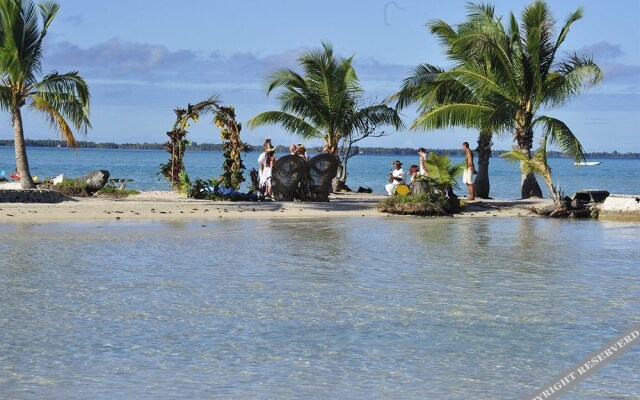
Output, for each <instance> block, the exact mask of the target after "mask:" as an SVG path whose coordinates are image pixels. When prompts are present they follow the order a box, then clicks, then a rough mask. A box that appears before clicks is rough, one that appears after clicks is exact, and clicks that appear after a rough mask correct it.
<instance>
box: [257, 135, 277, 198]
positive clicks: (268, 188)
mask: <svg viewBox="0 0 640 400" xmlns="http://www.w3.org/2000/svg"><path fill="white" fill-rule="evenodd" d="M275 151H276V149H275V147H270V148H268V149H265V153H266V156H265V160H264V168H263V169H262V173H261V174H260V187H261V188H263V190H264V194H265V196H266V198H267V199H269V200H272V199H273V186H272V184H271V181H272V179H271V177H272V174H273V166H274V165H275V163H276V157H275V155H274V153H275Z"/></svg>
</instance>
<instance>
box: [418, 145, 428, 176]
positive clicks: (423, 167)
mask: <svg viewBox="0 0 640 400" xmlns="http://www.w3.org/2000/svg"><path fill="white" fill-rule="evenodd" d="M418 157H420V160H419V161H420V163H419V164H418V167H419V171H418V174H419V175H423V176H429V172H427V164H426V163H427V150H426V149H425V148H424V147H420V148H419V149H418Z"/></svg>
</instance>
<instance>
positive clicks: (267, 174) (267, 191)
mask: <svg viewBox="0 0 640 400" xmlns="http://www.w3.org/2000/svg"><path fill="white" fill-rule="evenodd" d="M263 147H264V151H263V152H262V154H260V156H259V157H258V173H259V175H258V176H259V177H260V180H259V185H260V189H261V190H262V192H263V193H264V195H265V197H266V198H267V199H269V200H273V185H272V177H273V167H274V166H275V164H276V157H275V151H276V148H275V147H274V146H273V145H272V144H271V139H266V140H265V141H264V144H263ZM289 153H290V154H291V155H292V156H299V157H302V158H303V159H304V160H305V161H307V160H309V154H308V153H307V149H306V147H305V146H304V144H302V143H298V144H292V145H291V146H289Z"/></svg>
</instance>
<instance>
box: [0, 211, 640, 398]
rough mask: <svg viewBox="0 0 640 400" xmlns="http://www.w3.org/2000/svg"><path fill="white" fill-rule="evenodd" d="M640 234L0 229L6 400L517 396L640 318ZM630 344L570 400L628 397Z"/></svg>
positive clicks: (467, 223)
mask: <svg viewBox="0 0 640 400" xmlns="http://www.w3.org/2000/svg"><path fill="white" fill-rule="evenodd" d="M639 236H640V225H639V224H629V223H620V222H599V221H592V220H588V221H569V220H563V221H560V220H551V219H541V218H492V219H488V218H487V219H482V218H477V219H455V218H453V219H452V218H439V219H415V218H385V217H380V218H367V219H365V218H345V219H325V220H317V219H314V220H290V219H287V220H279V219H271V220H252V219H245V220H241V219H236V220H232V219H229V220H219V221H171V222H158V221H150V222H124V221H122V222H116V221H101V222H83V223H51V224H5V225H0V251H1V252H2V258H1V259H0V397H1V398H6V399H42V398H47V399H85V398H91V399H114V398H119V399H133V398H136V399H176V398H185V399H186V398H199V399H470V398H474V399H515V398H525V397H526V396H527V395H528V394H530V393H531V392H533V391H534V390H535V389H537V388H538V387H539V386H542V385H543V384H545V383H547V382H548V381H549V380H550V379H551V378H553V377H554V376H555V375H556V374H558V373H560V372H561V371H563V370H565V369H566V368H569V367H570V366H572V365H573V364H574V363H576V362H578V361H579V360H580V359H582V358H583V357H585V356H586V355H588V354H590V353H591V352H592V351H594V350H596V349H597V348H599V347H600V346H602V345H603V344H604V343H606V342H607V341H609V340H610V339H611V338H613V337H615V336H616V335H617V334H618V333H619V332H621V331H623V330H625V329H627V328H629V327H631V326H633V325H636V324H638V323H639V322H640V271H639V269H638V268H639V265H638V259H640V246H638V237H639ZM638 365H640V346H635V347H633V348H631V349H630V350H629V351H628V352H627V353H626V354H624V355H623V356H621V357H620V358H619V359H617V360H615V361H613V362H611V363H609V364H608V365H606V366H604V367H603V368H602V369H601V370H600V371H599V372H597V373H596V374H594V375H593V376H591V377H589V378H588V379H587V380H585V381H583V382H581V383H580V384H578V385H577V386H576V387H575V388H573V389H572V390H571V391H570V392H568V393H567V394H565V395H563V396H562V398H563V399H587V398H588V399H613V398H615V399H637V398H638V393H640V371H639V370H638V368H637V366H638Z"/></svg>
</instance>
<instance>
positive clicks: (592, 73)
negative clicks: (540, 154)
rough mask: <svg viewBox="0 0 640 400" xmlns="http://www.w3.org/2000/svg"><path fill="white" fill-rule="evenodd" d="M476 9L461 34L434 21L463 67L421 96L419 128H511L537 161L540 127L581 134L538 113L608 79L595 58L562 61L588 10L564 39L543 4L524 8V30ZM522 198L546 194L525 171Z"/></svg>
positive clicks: (563, 32) (522, 147)
mask: <svg viewBox="0 0 640 400" xmlns="http://www.w3.org/2000/svg"><path fill="white" fill-rule="evenodd" d="M469 10H470V12H469V20H468V21H467V23H465V24H462V25H460V26H459V27H458V29H457V30H456V29H454V28H453V27H451V26H450V25H448V24H447V23H445V22H443V21H435V22H432V23H430V24H429V27H430V29H431V32H432V33H433V34H435V35H436V36H438V37H439V38H440V39H441V41H442V43H443V45H444V47H445V49H446V50H447V54H448V55H449V56H450V57H451V58H452V59H453V60H454V61H456V65H455V66H454V67H453V68H452V69H450V70H447V71H441V72H440V73H438V74H436V75H434V76H432V81H433V84H429V85H427V86H426V87H425V88H424V89H422V94H420V93H419V92H418V94H419V95H420V97H418V98H419V99H420V100H421V102H422V103H421V114H420V115H419V116H418V118H417V119H416V120H415V121H414V123H413V125H412V128H414V129H418V128H420V129H435V128H441V127H446V126H449V127H451V126H466V127H477V128H479V129H480V130H481V132H483V133H485V134H486V135H488V134H489V133H496V132H497V133H499V132H507V131H510V132H513V137H514V140H515V141H516V142H517V144H518V148H519V150H520V151H521V152H522V153H523V154H524V155H525V157H526V158H527V159H531V149H532V146H533V132H534V128H535V127H536V126H538V125H540V126H542V127H543V128H544V129H546V130H553V131H554V132H556V134H557V135H567V136H572V137H575V135H574V134H573V132H571V130H570V129H569V128H568V127H567V126H566V124H564V123H562V121H559V120H557V119H554V118H552V117H548V116H543V115H538V113H539V111H540V109H541V108H545V109H550V108H553V107H555V106H560V105H563V104H565V103H567V102H568V101H569V100H571V99H572V98H573V97H575V96H577V95H578V94H580V93H581V92H582V91H583V90H585V89H586V88H587V87H590V86H592V85H595V84H597V83H598V82H600V81H601V80H602V73H601V71H600V69H599V68H598V66H597V65H596V64H595V63H594V62H593V60H592V59H591V58H590V57H587V56H579V55H577V54H573V55H571V56H569V57H568V58H567V59H565V60H561V61H557V60H556V54H557V52H558V50H559V48H560V46H561V45H562V43H563V42H564V40H565V39H566V37H567V34H568V32H569V29H570V27H571V25H572V24H573V23H574V22H575V21H577V20H579V19H580V18H582V15H583V10H582V9H581V8H578V9H577V10H576V11H575V12H574V13H572V14H571V15H570V16H569V18H568V19H567V20H566V21H565V23H564V25H563V26H562V28H561V29H560V31H559V33H558V35H557V36H555V22H554V20H553V17H552V15H551V13H550V11H549V9H548V7H547V5H546V3H545V2H544V1H542V0H537V1H535V2H533V3H531V4H530V5H529V6H527V7H526V8H525V9H524V11H523V12H522V18H521V19H522V24H521V25H520V26H519V25H518V22H517V21H516V18H515V16H514V15H513V13H511V15H510V19H509V24H508V26H506V27H505V26H504V25H503V24H502V21H501V20H500V19H498V18H496V17H495V16H494V14H493V7H491V6H485V5H480V6H478V5H470V6H469ZM447 87H453V88H455V91H454V92H453V93H454V94H446V95H445V94H443V93H442V91H443V90H445V91H446V88H447ZM459 87H460V88H462V89H458V88H459ZM434 91H435V92H434ZM436 94H437V95H438V96H436ZM486 135H485V137H487V136H486ZM558 143H559V144H560V145H562V143H565V141H563V140H559V141H558ZM563 150H569V149H563ZM521 194H522V198H529V197H532V196H538V197H541V196H542V191H541V190H540V186H539V185H538V183H537V181H536V179H535V175H534V174H533V173H526V172H524V171H523V179H522V187H521Z"/></svg>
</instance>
